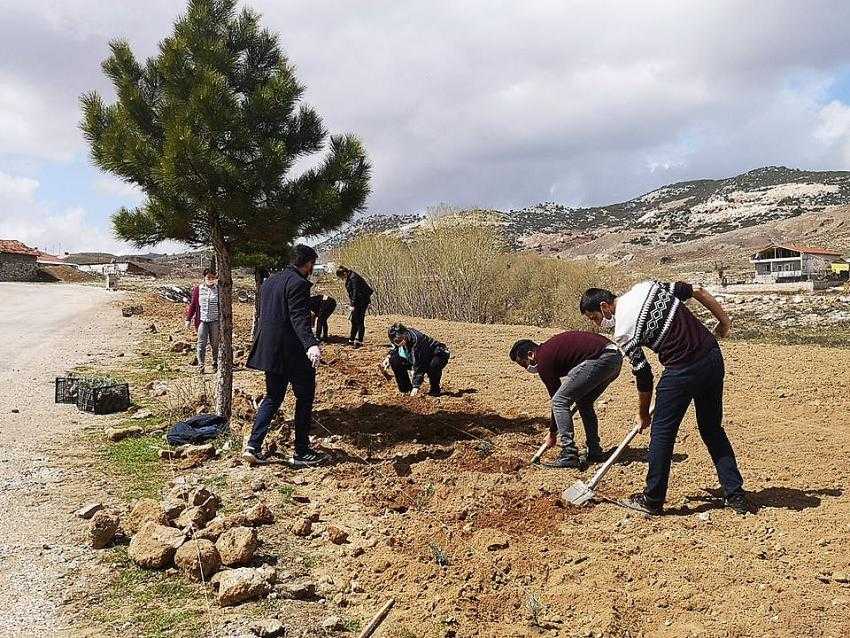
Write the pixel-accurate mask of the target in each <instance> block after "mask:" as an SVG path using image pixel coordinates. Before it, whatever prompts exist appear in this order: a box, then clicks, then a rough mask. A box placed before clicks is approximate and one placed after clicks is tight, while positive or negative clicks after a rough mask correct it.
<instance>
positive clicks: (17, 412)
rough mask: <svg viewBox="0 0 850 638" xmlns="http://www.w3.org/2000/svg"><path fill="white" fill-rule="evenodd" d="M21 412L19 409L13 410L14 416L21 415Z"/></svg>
mask: <svg viewBox="0 0 850 638" xmlns="http://www.w3.org/2000/svg"><path fill="white" fill-rule="evenodd" d="M20 413H21V411H20V410H19V409H18V408H12V414H20Z"/></svg>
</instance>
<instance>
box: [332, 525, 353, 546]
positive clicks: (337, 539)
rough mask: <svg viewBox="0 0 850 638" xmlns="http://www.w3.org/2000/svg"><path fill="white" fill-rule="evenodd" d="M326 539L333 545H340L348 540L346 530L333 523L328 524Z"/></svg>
mask: <svg viewBox="0 0 850 638" xmlns="http://www.w3.org/2000/svg"><path fill="white" fill-rule="evenodd" d="M328 540H330V542H332V543H333V544H334V545H342V544H344V543H347V542H348V532H346V531H343V530H341V529H340V528H338V527H336V526H334V525H328Z"/></svg>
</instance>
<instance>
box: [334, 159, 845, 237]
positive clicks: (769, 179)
mask: <svg viewBox="0 0 850 638" xmlns="http://www.w3.org/2000/svg"><path fill="white" fill-rule="evenodd" d="M846 204H850V171H804V170H799V169H793V168H787V167H784V166H768V167H764V168H758V169H755V170H752V171H749V172H746V173H743V174H741V175H736V176H735V177H729V178H726V179H700V180H693V181H687V182H678V183H675V184H670V185H668V186H663V187H661V188H658V189H656V190H654V191H651V192H649V193H646V194H644V195H641V196H639V197H636V198H634V199H630V200H628V201H626V202H621V203H616V204H610V205H607V206H594V207H587V208H575V207H569V206H564V205H562V204H557V203H552V202H547V203H541V204H535V205H533V206H528V207H526V208H522V209H518V210H510V211H508V212H503V211H496V210H492V211H475V212H474V214H475V215H476V216H477V217H478V219H476V220H475V221H476V223H492V224H494V225H499V226H501V227H503V228H504V231H505V233H506V235H507V236H508V238H509V239H510V240H511V241H512V242H513V243H514V245H515V246H516V247H517V248H530V249H536V250H542V251H547V250H554V251H563V250H569V249H570V248H571V247H573V246H576V245H580V244H583V243H585V242H588V241H592V240H594V239H597V238H599V237H600V236H602V235H607V234H612V233H618V234H623V242H624V243H625V244H632V245H635V246H658V245H665V244H678V243H684V242H688V241H693V240H697V239H701V238H704V237H710V236H713V235H717V234H721V233H726V232H730V231H734V230H738V229H742V228H748V227H751V226H757V225H760V224H765V223H768V222H771V221H776V220H783V219H789V218H792V217H796V216H799V215H801V214H803V213H811V212H817V211H819V210H823V209H825V208H826V207H828V206H837V205H846ZM471 214H472V213H461V214H459V215H457V216H449V219H444V218H440V219H437V220H435V222H434V223H438V224H439V223H449V220H451V223H458V222H459V221H461V220H462V219H463V217H464V216H465V215H466V216H468V215H471ZM482 220H484V221H482ZM470 221H471V220H470ZM425 222H426V218H425V216H423V215H409V214H408V215H370V216H367V217H363V218H361V219H359V220H357V221H355V222H354V223H352V224H350V225H349V226H347V227H345V228H344V229H343V230H342V231H341V232H340V233H338V234H337V235H334V236H333V237H331V238H329V239H328V240H326V241H325V242H323V243H322V244H321V248H322V249H323V250H329V249H332V248H335V247H337V246H340V245H342V244H344V243H345V242H346V241H348V240H350V239H351V238H352V237H354V236H357V235H361V234H364V233H389V234H398V235H401V236H405V235H408V234H410V233H411V232H413V231H414V230H415V229H416V228H418V227H419V226H421V225H422V224H423V223H425Z"/></svg>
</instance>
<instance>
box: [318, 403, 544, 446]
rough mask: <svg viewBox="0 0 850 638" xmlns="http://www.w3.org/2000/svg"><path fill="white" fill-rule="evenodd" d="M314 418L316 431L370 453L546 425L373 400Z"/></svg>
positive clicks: (524, 419)
mask: <svg viewBox="0 0 850 638" xmlns="http://www.w3.org/2000/svg"><path fill="white" fill-rule="evenodd" d="M314 419H315V422H316V424H317V426H318V427H317V428H316V430H318V431H326V432H327V433H329V434H335V435H339V436H343V437H346V438H348V439H349V440H350V441H351V442H353V443H354V444H355V445H356V446H358V447H360V448H361V449H364V450H365V449H367V448H368V449H369V450H370V451H371V452H375V451H378V450H382V449H386V448H389V447H392V446H393V445H396V444H398V443H403V442H410V443H413V442H415V443H426V444H437V445H448V444H452V443H455V442H457V441H472V440H477V439H489V438H490V437H493V436H495V435H498V434H504V433H508V432H512V433H520V434H527V435H536V434H538V433H539V432H540V431H541V429H542V428H543V427H544V426H545V421H544V420H543V419H540V418H529V417H518V418H507V417H503V416H500V415H498V414H495V413H479V412H460V411H451V410H437V411H435V412H432V413H430V414H428V413H425V414H423V413H419V412H414V411H412V410H409V409H407V408H406V407H404V406H401V405H378V404H374V403H364V404H363V405H361V406H359V407H357V408H350V407H344V408H330V409H326V410H319V411H317V412H316V413H315V414H314Z"/></svg>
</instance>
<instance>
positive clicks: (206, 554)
mask: <svg viewBox="0 0 850 638" xmlns="http://www.w3.org/2000/svg"><path fill="white" fill-rule="evenodd" d="M174 564H175V565H177V568H178V569H179V570H180V571H181V572H182V573H183V575H184V576H186V577H187V578H189V579H190V580H194V581H199V582H206V581H208V580H209V579H210V578H212V577H213V575H214V574H215V573H216V572H217V571H218V570H219V569H220V568H221V557H220V556H219V553H218V549H217V548H216V546H215V545H213V544H212V543H211V542H210V541H208V540H203V539H201V540H191V541H188V542H186V543H183V544H182V545H181V546H180V548H179V549H178V550H177V553H176V554H175V555H174Z"/></svg>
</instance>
